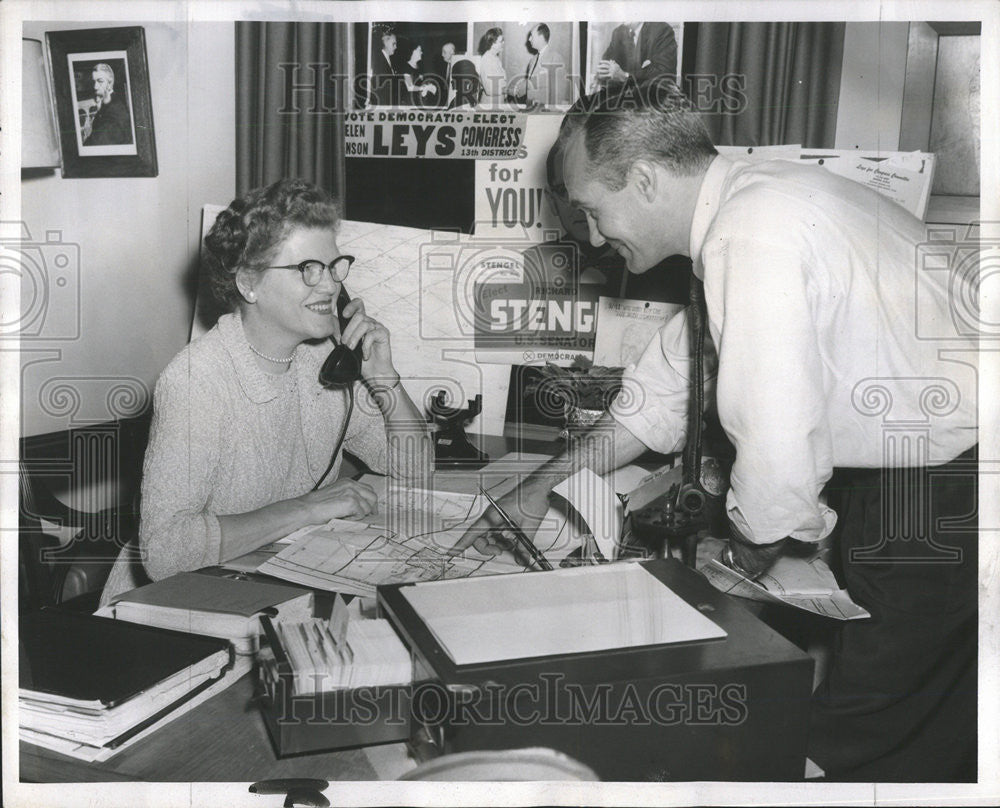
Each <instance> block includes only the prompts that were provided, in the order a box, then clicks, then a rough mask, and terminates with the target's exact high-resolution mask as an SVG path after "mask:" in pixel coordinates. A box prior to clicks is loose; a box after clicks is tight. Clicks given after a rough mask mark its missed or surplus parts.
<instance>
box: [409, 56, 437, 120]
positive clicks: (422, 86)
mask: <svg viewBox="0 0 1000 808" xmlns="http://www.w3.org/2000/svg"><path fill="white" fill-rule="evenodd" d="M423 58H424V49H423V48H422V47H420V45H414V46H413V49H412V50H411V51H410V56H409V58H408V59H407V60H406V63H405V64H404V65H403V69H402V70H401V71H400V72H401V73H402V74H403V81H405V82H406V91H407V93H408V94H409V103H410V104H412V105H413V106H415V107H416V106H422V105H424V104H427V105H431V106H433V105H434V104H436V103H438V101H437V91H438V88H437V85H436V84H434V83H432V82H430V81H424V76H423V74H422V73H421V72H420V61H421V60H422V59H423ZM428 96H430V98H428ZM424 99H427V100H426V101H425V100H424Z"/></svg>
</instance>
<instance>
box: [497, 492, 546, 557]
mask: <svg viewBox="0 0 1000 808" xmlns="http://www.w3.org/2000/svg"><path fill="white" fill-rule="evenodd" d="M479 490H480V491H481V492H482V494H483V496H484V497H486V501H487V502H489V503H490V505H492V506H493V508H494V509H495V510H496V512H497V513H498V514H500V518H501V519H503V521H504V523H505V524H506V525H507V527H508V528H509V529H510V530H511V532H512V533H513V534H514V538H515V539H517V542H518V543H519V544H520V545H521V547H522V548H523V549H524V550H525V552H527V553H528V555H529V556H531V558H532V559H533V560H534V562H535V563H536V564H537V565H538V566H539V567H541V568H542V569H543V570H550V569H552V565H551V564H550V563H549V562H548V560H547V559H546V558H545V556H543V555H542V552H541V550H539V549H538V548H537V547H535V543H534V542H533V541H532V540H531V539H529V538H528V535H527V534H526V533H525V532H524V531H523V530H521V527H520V525H518V524H517V522H515V521H514V520H513V519H511V518H510V516H508V514H507V511H505V510H504V509H503V508H501V507H500V505H499V504H497V501H496V500H495V499H493V497H491V496H490V495H489V494H488V493H487V491H486V489H485V488H483V487H482V486H479Z"/></svg>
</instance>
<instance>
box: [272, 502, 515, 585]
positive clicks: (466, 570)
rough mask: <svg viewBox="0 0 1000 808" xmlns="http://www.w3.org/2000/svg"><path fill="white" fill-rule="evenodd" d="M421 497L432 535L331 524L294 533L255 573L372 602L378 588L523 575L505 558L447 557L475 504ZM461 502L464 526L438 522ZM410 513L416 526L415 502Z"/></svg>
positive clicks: (340, 521)
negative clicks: (364, 597)
mask: <svg viewBox="0 0 1000 808" xmlns="http://www.w3.org/2000/svg"><path fill="white" fill-rule="evenodd" d="M410 491H411V492H412V491H413V489H410ZM421 493H422V497H421V501H422V503H423V505H422V509H421V510H420V511H419V514H422V515H423V516H426V517H428V518H429V519H430V521H429V523H428V524H433V523H434V522H436V523H437V525H438V527H437V529H436V530H435V529H433V528H432V529H431V530H429V531H427V532H419V533H414V534H413V535H405V534H402V533H396V532H394V531H392V530H390V529H388V528H387V527H385V526H384V525H377V524H365V523H362V522H352V521H350V520H347V519H332V520H330V522H328V523H327V524H326V525H323V526H320V527H312V528H304V529H303V530H301V531H298V532H297V533H293V534H292V536H291V537H290V538H291V539H292V542H291V543H290V544H289V545H288V546H287V547H285V548H284V549H283V550H281V552H279V553H278V554H277V555H275V556H274V557H272V558H270V559H268V560H267V561H265V562H264V563H263V564H261V565H260V567H258V572H261V573H263V574H265V575H271V576H274V577H275V578H281V579H282V580H285V581H293V582H295V583H298V584H302V585H303V586H309V587H313V588H316V589H326V590H329V591H331V592H341V593H343V594H351V595H361V596H366V597H372V596H374V595H375V587H376V586H378V585H379V584H393V583H406V582H409V581H436V580H440V579H443V578H464V577H467V576H470V575H477V574H479V575H489V574H498V573H511V572H523V571H524V567H522V566H521V565H520V564H517V563H516V562H515V561H514V560H513V559H509V558H502V557H496V558H494V557H492V556H483V555H478V554H476V553H472V552H470V553H466V554H465V555H463V556H451V555H449V554H448V552H447V550H448V548H449V547H451V545H452V544H453V543H454V542H455V541H456V540H457V539H458V537H459V536H461V531H462V529H463V527H462V526H463V525H464V524H470V523H471V522H472V520H474V519H475V518H476V517H477V516H478V515H479V513H480V512H481V511H482V508H477V507H476V506H475V505H474V501H475V500H477V499H479V498H478V497H474V496H470V495H467V494H451V495H442V494H440V492H433V491H427V492H421ZM466 499H468V500H469V502H467V503H465V504H464V506H462V510H463V513H464V516H465V519H464V520H462V521H461V522H451V521H450V520H448V519H445V521H444V522H442V518H441V511H450V510H451V509H452V508H453V507H454V506H457V505H461V504H462V502H463V501H464V500H466ZM412 507H413V509H412V510H411V511H410V513H409V516H408V518H409V519H410V520H412V521H413V523H416V520H417V519H418V518H420V517H419V516H418V515H417V513H418V512H417V504H416V501H414V503H413V506H412ZM435 508H437V509H438V512H437V513H436V514H435V513H434V510H435ZM425 509H430V510H425ZM433 517H436V518H433ZM455 531H457V532H455Z"/></svg>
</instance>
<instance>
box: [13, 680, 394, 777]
mask: <svg viewBox="0 0 1000 808" xmlns="http://www.w3.org/2000/svg"><path fill="white" fill-rule="evenodd" d="M252 695H253V675H252V674H251V675H247V676H244V677H243V678H241V679H239V680H238V681H237V682H236V683H235V684H233V685H232V686H231V687H229V688H227V689H226V690H224V691H223V692H222V693H219V694H218V695H217V696H215V697H213V698H211V699H209V700H208V701H206V702H205V703H204V704H200V705H198V706H197V707H195V708H194V709H193V710H191V712H189V713H186V714H185V715H182V716H180V717H179V718H177V719H175V720H173V721H171V722H170V723H169V724H167V725H166V726H165V727H163V728H162V729H160V730H158V731H156V732H154V733H152V734H151V735H150V736H149V737H147V738H143V739H142V740H139V741H136V742H135V744H133V745H132V746H130V747H128V748H127V749H125V750H123V751H122V752H119V753H118V754H117V755H115V756H114V757H112V758H111V759H110V760H106V761H104V762H103V763H85V762H83V761H80V760H76V759H74V758H71V757H67V756H65V755H60V754H58V753H57V752H51V751H49V750H47V749H40V748H38V747H36V746H32V745H30V744H25V743H22V744H21V780H22V781H26V782H36V783H75V782H90V783H93V782H106V781H118V780H147V781H152V782H184V783H187V782H227V781H231V782H254V781H256V780H264V779H270V778H276V777H319V778H323V779H325V780H376V779H378V777H379V772H378V771H377V770H376V768H375V766H374V765H373V762H372V757H371V756H370V755H369V754H366V751H365V750H364V749H347V750H342V751H338V752H326V753H320V754H316V755H300V756H298V757H291V758H286V759H284V760H279V759H278V758H277V757H276V756H275V754H274V748H273V747H272V746H271V741H270V738H268V736H267V730H266V729H265V728H264V721H263V718H262V717H261V715H260V711H259V710H258V709H257V707H256V705H254V704H251V703H250V699H251V697H252ZM392 746H397V745H396V744H393V745H392ZM373 749H377V748H374V747H373ZM397 752H399V754H402V753H401V751H400V750H397Z"/></svg>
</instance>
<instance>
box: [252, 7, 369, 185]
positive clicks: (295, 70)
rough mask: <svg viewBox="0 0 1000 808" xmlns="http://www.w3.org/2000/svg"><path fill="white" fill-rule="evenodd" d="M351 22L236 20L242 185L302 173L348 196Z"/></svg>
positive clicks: (304, 177)
mask: <svg viewBox="0 0 1000 808" xmlns="http://www.w3.org/2000/svg"><path fill="white" fill-rule="evenodd" d="M349 65H350V42H349V26H347V25H344V24H338V23H314V22H308V23H287V22H237V23H236V192H237V194H239V195H242V194H244V193H245V192H247V191H249V190H250V189H251V188H256V187H258V186H261V185H267V184H268V183H271V182H274V181H275V180H279V179H282V178H285V177H299V178H301V179H305V180H309V181H310V182H314V183H316V184H317V185H319V186H321V187H324V188H326V189H328V190H330V191H332V192H334V193H335V194H336V195H337V196H338V198H339V199H343V198H344V127H343V122H344V116H343V113H344V110H345V108H346V103H347V102H346V101H345V99H346V98H347V92H348V91H349V83H348V79H347V77H348V75H349V69H348V68H349Z"/></svg>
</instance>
